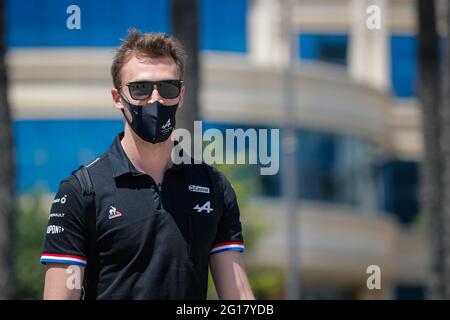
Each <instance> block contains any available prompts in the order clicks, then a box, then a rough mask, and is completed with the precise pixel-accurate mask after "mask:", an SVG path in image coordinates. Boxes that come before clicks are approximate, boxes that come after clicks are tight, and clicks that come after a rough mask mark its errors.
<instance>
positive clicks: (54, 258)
mask: <svg viewBox="0 0 450 320" xmlns="http://www.w3.org/2000/svg"><path fill="white" fill-rule="evenodd" d="M41 263H43V264H46V263H67V264H75V265H78V266H82V267H84V266H86V264H87V260H86V258H84V257H80V256H73V255H67V254H57V253H43V254H42V255H41Z"/></svg>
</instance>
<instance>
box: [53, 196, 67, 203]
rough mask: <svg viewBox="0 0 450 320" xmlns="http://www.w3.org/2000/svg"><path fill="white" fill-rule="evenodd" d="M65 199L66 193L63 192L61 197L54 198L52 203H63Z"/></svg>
mask: <svg viewBox="0 0 450 320" xmlns="http://www.w3.org/2000/svg"><path fill="white" fill-rule="evenodd" d="M66 201H67V194H65V195H64V196H63V197H61V198H56V199H55V200H53V203H61V204H64V203H66Z"/></svg>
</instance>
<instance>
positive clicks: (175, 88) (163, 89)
mask: <svg viewBox="0 0 450 320" xmlns="http://www.w3.org/2000/svg"><path fill="white" fill-rule="evenodd" d="M158 92H159V95H160V96H161V97H163V98H165V99H174V98H176V97H178V96H179V95H180V82H179V81H176V80H175V81H172V80H168V81H161V82H159V83H158Z"/></svg>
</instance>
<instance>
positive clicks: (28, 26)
mask: <svg viewBox="0 0 450 320" xmlns="http://www.w3.org/2000/svg"><path fill="white" fill-rule="evenodd" d="M168 4H169V2H168V1H167V0H152V1H151V2H150V1H147V0H134V1H122V0H121V1H110V0H96V1H89V0H75V1H73V0H30V1H27V2H26V3H24V2H21V1H13V0H9V1H8V2H7V10H8V15H7V26H8V44H9V46H10V47H30V46H31V47H32V46H117V45H118V44H119V39H120V38H123V37H124V36H125V35H126V31H127V29H128V28H130V27H136V28H138V29H141V30H142V31H164V32H167V31H168V26H169V24H168V14H169V11H168V9H169V7H168ZM70 5H78V6H79V7H80V11H81V29H80V30H77V29H73V30H69V29H68V28H67V26H66V20H67V18H68V17H69V16H70V14H67V13H66V10H67V7H68V6H70Z"/></svg>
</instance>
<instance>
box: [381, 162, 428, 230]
mask: <svg viewBox="0 0 450 320" xmlns="http://www.w3.org/2000/svg"><path fill="white" fill-rule="evenodd" d="M381 174H382V181H383V189H384V195H383V209H384V210H386V211H387V212H391V213H393V214H395V215H396V216H397V217H398V218H399V220H400V222H402V223H404V224H410V223H412V222H413V221H414V219H415V218H416V216H417V214H418V212H419V172H418V164H417V163H416V162H414V161H399V160H398V161H395V160H392V161H389V162H386V163H384V164H383V165H382V166H381Z"/></svg>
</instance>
